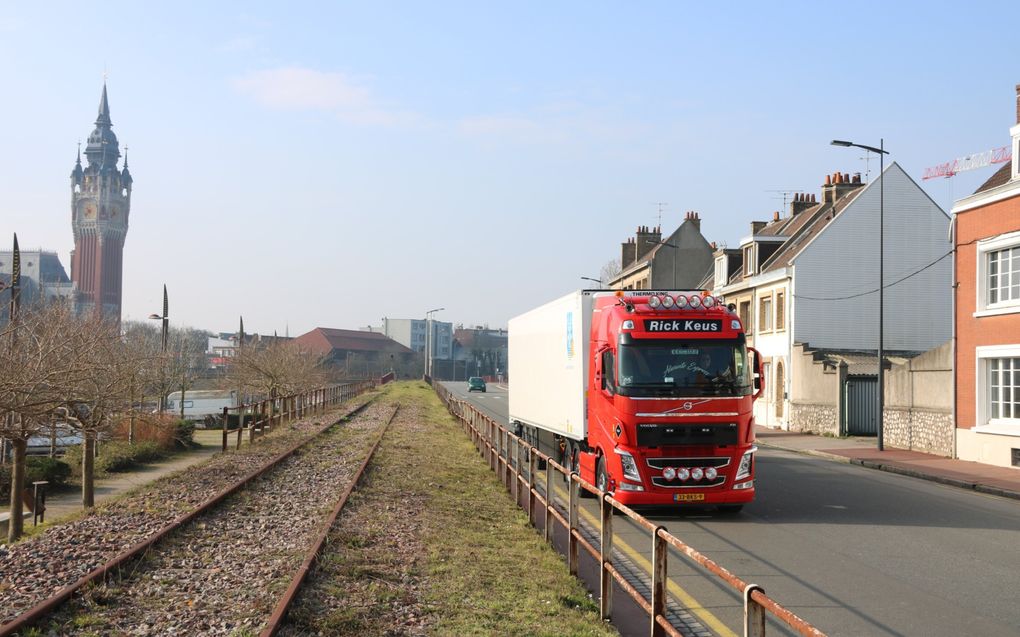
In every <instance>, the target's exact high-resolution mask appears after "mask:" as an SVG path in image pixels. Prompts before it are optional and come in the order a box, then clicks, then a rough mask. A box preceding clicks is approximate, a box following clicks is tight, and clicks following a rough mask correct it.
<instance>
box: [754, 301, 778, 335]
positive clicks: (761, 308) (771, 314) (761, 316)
mask: <svg viewBox="0 0 1020 637" xmlns="http://www.w3.org/2000/svg"><path fill="white" fill-rule="evenodd" d="M766 303H768V310H769V311H768V314H767V315H766V313H765V304H766ZM775 308H776V300H775V297H773V296H772V293H771V292H770V293H769V294H763V295H761V296H760V297H758V322H759V323H761V324H762V325H760V326H759V327H760V328H761V329H760V330H759V331H760V332H772V331H773V330H774V329H775V324H776V310H775ZM766 318H768V321H767V322H766V321H765V319H766Z"/></svg>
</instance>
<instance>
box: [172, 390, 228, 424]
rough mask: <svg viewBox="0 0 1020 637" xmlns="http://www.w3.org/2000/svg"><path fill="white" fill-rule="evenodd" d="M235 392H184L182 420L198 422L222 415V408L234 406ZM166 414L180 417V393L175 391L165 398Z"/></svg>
mask: <svg viewBox="0 0 1020 637" xmlns="http://www.w3.org/2000/svg"><path fill="white" fill-rule="evenodd" d="M235 395H236V394H235V392H233V391H230V390H219V389H198V390H192V391H186V392H184V419H185V420H192V421H199V420H206V418H207V417H215V416H222V415H223V408H224V407H234V406H236V402H235V400H234V398H235ZM166 410H167V412H169V413H171V414H177V415H180V413H181V392H179V391H175V392H174V393H172V394H170V395H169V396H168V397H167V404H166Z"/></svg>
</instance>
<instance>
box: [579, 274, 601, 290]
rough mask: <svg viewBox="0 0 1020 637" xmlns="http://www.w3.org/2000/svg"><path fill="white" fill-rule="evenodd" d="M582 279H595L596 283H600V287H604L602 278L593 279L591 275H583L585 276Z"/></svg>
mask: <svg viewBox="0 0 1020 637" xmlns="http://www.w3.org/2000/svg"><path fill="white" fill-rule="evenodd" d="M581 280H583V281H594V282H595V283H598V284H599V287H600V288H601V287H603V283H602V279H593V278H591V277H590V276H583V277H581Z"/></svg>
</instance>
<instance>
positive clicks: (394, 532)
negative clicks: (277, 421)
mask: <svg viewBox="0 0 1020 637" xmlns="http://www.w3.org/2000/svg"><path fill="white" fill-rule="evenodd" d="M383 399H384V400H386V401H388V402H397V403H400V404H401V405H402V409H401V412H400V415H398V417H397V420H396V421H395V422H394V423H393V426H392V427H391V428H390V432H389V433H388V434H387V436H386V438H385V439H384V441H383V444H382V446H381V447H380V449H379V451H378V453H377V455H376V458H375V460H374V461H373V464H372V469H371V471H370V473H369V475H368V476H367V477H366V479H365V482H364V483H363V485H362V487H361V488H360V489H359V490H358V491H357V492H356V493H355V498H354V499H353V500H352V501H351V502H350V503H349V505H348V506H349V508H348V509H346V510H345V511H344V513H343V514H342V515H341V518H340V521H339V522H338V524H337V526H335V527H334V531H333V533H332V534H331V542H330V547H329V548H328V549H327V550H326V551H325V554H324V555H323V556H322V557H321V558H320V561H319V565H318V568H317V572H316V574H315V575H314V576H313V577H312V579H311V581H310V582H309V584H308V587H307V590H306V591H305V592H304V593H303V594H302V595H303V598H302V599H300V600H299V604H298V607H296V608H295V609H293V610H292V612H291V615H290V618H291V620H292V621H293V622H294V624H293V625H292V626H291V628H290V630H287V631H285V633H284V634H307V633H308V632H312V633H313V634H314V633H316V632H318V633H320V634H358V635H392V634H405V635H410V634H435V635H458V636H459V635H615V634H617V633H616V631H615V630H614V629H613V627H612V626H609V625H606V624H604V623H602V622H601V621H600V620H599V618H598V613H597V611H598V607H597V605H596V604H595V603H594V602H593V601H592V599H591V597H590V596H589V594H588V593H587V591H585V589H584V588H583V587H582V586H581V584H580V583H579V582H578V581H576V580H575V579H573V578H572V577H570V575H569V574H568V573H567V568H566V565H565V564H564V562H563V559H562V558H561V557H560V556H559V555H558V554H557V553H556V552H555V551H554V550H553V549H552V548H551V547H549V546H548V545H547V544H546V543H545V542H544V541H543V540H542V538H541V536H540V534H538V533H537V532H536V531H535V529H534V528H532V527H531V526H530V525H529V523H528V519H527V516H526V515H525V514H524V512H523V511H521V510H520V509H519V508H517V507H515V506H514V504H513V502H512V501H511V498H510V496H509V495H508V494H507V492H506V490H505V489H504V487H503V485H502V484H500V483H499V481H498V480H497V479H496V477H495V476H494V475H493V474H492V472H491V471H490V470H489V468H488V465H486V464H485V462H484V461H483V460H482V458H481V457H480V456H479V455H478V453H477V451H476V450H475V448H474V446H473V445H472V444H471V442H470V440H468V438H467V437H466V436H465V435H464V432H463V430H462V429H461V426H460V425H459V424H458V423H457V422H456V421H455V420H454V418H453V417H452V416H450V415H449V413H447V411H446V410H445V408H444V407H443V406H442V404H441V403H440V402H439V399H438V398H437V397H436V395H435V393H434V392H433V391H432V389H431V388H429V387H428V386H426V385H425V384H424V383H421V382H404V383H397V384H396V385H393V386H390V387H389V388H388V391H387V394H386V396H385V397H384V398H383Z"/></svg>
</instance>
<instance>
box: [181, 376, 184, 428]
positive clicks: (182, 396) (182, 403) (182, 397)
mask: <svg viewBox="0 0 1020 637" xmlns="http://www.w3.org/2000/svg"><path fill="white" fill-rule="evenodd" d="M181 420H184V383H181Z"/></svg>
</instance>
